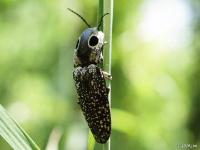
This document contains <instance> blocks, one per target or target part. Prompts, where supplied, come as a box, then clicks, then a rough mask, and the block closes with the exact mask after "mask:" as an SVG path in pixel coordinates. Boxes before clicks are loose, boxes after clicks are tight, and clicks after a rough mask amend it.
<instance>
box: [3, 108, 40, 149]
mask: <svg viewBox="0 0 200 150" xmlns="http://www.w3.org/2000/svg"><path fill="white" fill-rule="evenodd" d="M0 135H1V136H2V137H3V138H4V139H5V140H6V142H7V143H8V144H9V145H10V146H11V147H12V148H13V149H14V150H40V149H39V147H38V146H37V145H36V144H35V142H34V141H33V140H32V139H31V138H30V137H29V136H28V134H27V133H26V132H25V131H24V130H23V129H22V128H21V127H20V126H19V125H18V124H17V123H16V122H15V121H14V120H13V119H12V118H11V117H10V116H9V114H8V113H7V112H6V110H5V109H4V108H3V107H2V106H1V105H0Z"/></svg>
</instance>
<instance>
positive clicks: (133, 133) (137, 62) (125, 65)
mask: <svg viewBox="0 0 200 150" xmlns="http://www.w3.org/2000/svg"><path fill="white" fill-rule="evenodd" d="M68 7H69V8H72V9H74V10H76V11H77V12H79V13H80V14H82V15H83V16H84V17H85V18H86V19H87V20H88V22H89V23H90V24H92V25H93V26H96V24H97V23H96V22H97V12H98V1H97V0H82V1H78V0H74V1H71V0H51V1H47V0H0V104H2V105H3V106H4V107H5V108H6V109H7V110H8V111H9V113H10V114H11V115H12V117H13V118H15V119H16V120H17V122H19V123H20V125H21V126H22V127H23V128H24V129H25V130H26V131H27V132H28V133H29V134H30V136H31V137H32V138H33V140H34V141H36V143H37V144H38V145H39V146H40V147H41V149H42V150H43V149H45V150H84V149H86V146H87V135H88V129H87V124H86V123H85V121H84V119H83V116H82V114H81V112H80V108H79V106H78V105H77V103H76V101H77V95H76V91H75V86H74V83H73V79H72V71H73V61H72V60H73V49H74V47H75V44H76V41H77V39H78V37H79V35H80V34H81V32H82V31H83V30H84V29H85V28H86V26H85V24H84V23H83V22H82V21H81V20H80V19H79V18H78V17H77V16H75V15H74V14H72V13H71V12H69V11H67V8H68ZM112 76H113V80H112V127H113V128H112V137H111V149H113V150H175V149H183V147H184V145H182V144H191V146H193V147H191V148H190V149H195V150H196V149H198V150H200V1H198V0H193V1H188V0H143V1H140V0H130V1H120V0H116V1H115V2H114V26H113V56H112ZM181 146H183V147H181ZM10 149H11V148H10V147H9V145H8V144H7V143H6V142H5V141H4V140H3V139H2V138H1V139H0V150H10ZM95 149H102V148H101V146H100V145H98V144H97V145H96V146H95Z"/></svg>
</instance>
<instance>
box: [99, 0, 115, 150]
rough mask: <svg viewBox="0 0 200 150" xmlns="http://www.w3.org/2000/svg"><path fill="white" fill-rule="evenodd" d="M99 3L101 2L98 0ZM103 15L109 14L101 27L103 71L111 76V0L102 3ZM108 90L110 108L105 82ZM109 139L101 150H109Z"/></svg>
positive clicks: (109, 86)
mask: <svg viewBox="0 0 200 150" xmlns="http://www.w3.org/2000/svg"><path fill="white" fill-rule="evenodd" d="M100 1H101V0H100ZM103 9H104V12H103V13H109V14H110V15H109V16H108V17H105V19H104V20H105V22H104V26H103V31H104V33H105V40H106V41H107V42H108V45H107V46H105V48H104V52H103V55H104V64H103V69H104V71H106V72H108V73H109V74H111V60H112V26H113V0H105V1H104V3H103ZM107 85H108V88H109V89H110V92H109V96H108V100H109V104H110V108H111V81H107ZM110 147H111V145H110V139H109V140H108V142H107V143H106V144H104V145H103V150H110Z"/></svg>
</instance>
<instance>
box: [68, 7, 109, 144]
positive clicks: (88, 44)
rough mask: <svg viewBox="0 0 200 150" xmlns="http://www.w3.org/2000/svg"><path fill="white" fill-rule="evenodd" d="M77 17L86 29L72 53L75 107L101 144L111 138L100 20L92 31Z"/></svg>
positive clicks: (107, 76) (106, 76) (106, 74)
mask: <svg viewBox="0 0 200 150" xmlns="http://www.w3.org/2000/svg"><path fill="white" fill-rule="evenodd" d="M68 10H69V11H71V12H72V13H74V14H76V15H77V16H78V17H79V18H81V19H82V20H83V22H84V23H85V24H86V25H87V26H88V28H87V29H85V30H84V31H83V32H82V34H81V36H80V37H79V38H78V41H77V43H76V48H75V50H74V71H73V79H74V81H75V86H76V90H77V94H78V104H79V105H80V108H81V110H82V112H83V115H84V117H85V119H86V121H87V124H88V126H89V128H90V130H91V132H92V134H93V136H94V138H95V140H96V142H98V143H101V144H104V143H106V142H107V141H108V139H109V137H110V135H111V113H110V106H109V101H108V94H109V88H107V87H106V79H111V75H109V74H108V73H106V72H104V71H103V70H102V69H101V67H100V64H101V63H102V62H103V55H102V51H103V46H104V44H105V42H104V33H103V32H102V31H99V27H100V26H101V24H102V20H103V17H104V16H106V15H108V13H106V14H105V15H103V16H102V17H101V20H100V22H99V24H98V26H97V27H91V26H90V25H89V24H88V23H87V21H86V20H85V19H84V18H83V17H82V16H81V15H79V14H78V13H76V12H75V11H73V10H71V9H69V8H68Z"/></svg>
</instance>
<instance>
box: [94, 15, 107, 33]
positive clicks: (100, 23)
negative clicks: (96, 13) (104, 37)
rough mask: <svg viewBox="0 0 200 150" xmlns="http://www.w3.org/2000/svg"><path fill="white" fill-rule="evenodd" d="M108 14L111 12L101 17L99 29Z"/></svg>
mask: <svg viewBox="0 0 200 150" xmlns="http://www.w3.org/2000/svg"><path fill="white" fill-rule="evenodd" d="M106 15H109V13H105V14H104V15H103V16H102V17H101V20H100V22H99V25H98V27H97V29H98V30H99V28H100V26H101V24H102V22H103V18H104V17H105V16H106Z"/></svg>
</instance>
